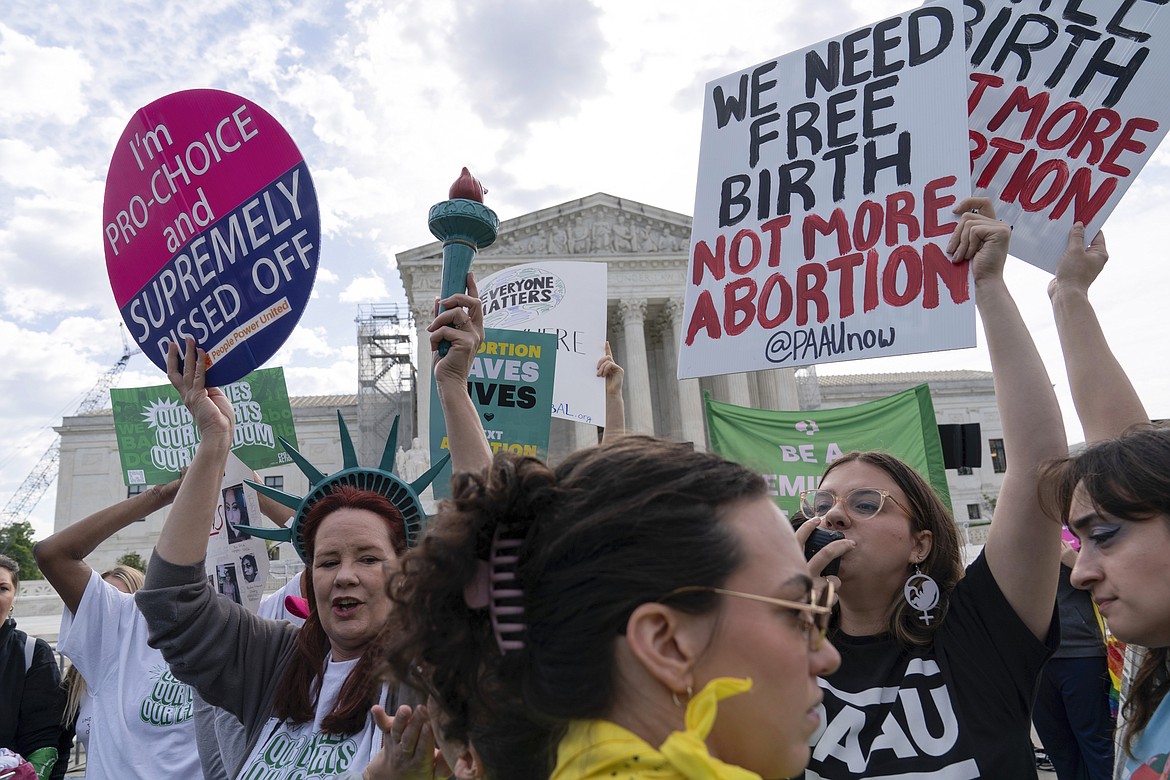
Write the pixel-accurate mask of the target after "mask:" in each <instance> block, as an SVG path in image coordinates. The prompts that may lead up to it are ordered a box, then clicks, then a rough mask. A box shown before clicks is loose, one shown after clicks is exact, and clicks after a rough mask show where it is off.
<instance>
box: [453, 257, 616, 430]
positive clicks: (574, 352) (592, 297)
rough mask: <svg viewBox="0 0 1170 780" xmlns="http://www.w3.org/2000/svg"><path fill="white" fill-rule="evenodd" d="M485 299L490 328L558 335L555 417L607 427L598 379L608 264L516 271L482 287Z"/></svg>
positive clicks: (559, 264) (500, 273) (567, 264)
mask: <svg viewBox="0 0 1170 780" xmlns="http://www.w3.org/2000/svg"><path fill="white" fill-rule="evenodd" d="M479 297H480V300H482V301H483V313H484V316H483V319H484V324H485V325H486V326H487V327H489V328H502V329H504V330H527V331H534V332H538V333H552V334H554V335H556V337H557V368H556V374H555V376H554V377H553V403H552V416H553V417H559V418H561V419H562V420H572V421H573V422H583V423H589V424H590V425H605V380H604V379H603V378H601V377H599V376H597V361H598V360H600V359H601V356H602V355H603V354H604V353H605V328H606V313H605V310H606V265H605V263H582V262H569V261H564V262H551V263H527V264H525V265H516V266H512V267H511V268H505V269H504V270H502V271H497V272H496V273H494V274H492V275H491V276H489V277H487V278H486V279H484V280H483V281H481V282H480V283H479ZM477 378H478V379H483V378H487V377H474V376H473V377H472V379H477Z"/></svg>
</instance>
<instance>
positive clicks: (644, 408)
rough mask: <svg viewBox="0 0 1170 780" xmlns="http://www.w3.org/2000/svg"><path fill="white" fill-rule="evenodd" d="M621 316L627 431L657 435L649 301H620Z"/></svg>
mask: <svg viewBox="0 0 1170 780" xmlns="http://www.w3.org/2000/svg"><path fill="white" fill-rule="evenodd" d="M617 309H618V316H619V317H620V318H621V322H622V333H623V334H624V335H625V346H626V365H625V366H623V368H624V369H625V370H626V377H625V386H626V388H627V390H628V391H629V392H628V394H627V395H626V429H627V430H629V431H634V432H638V433H650V434H652V433H654V412H653V409H652V407H651V400H650V364H649V361H648V360H647V359H646V332H645V330H644V328H645V325H646V300H645V299H644V298H627V299H623V300H621V301H618V306H617Z"/></svg>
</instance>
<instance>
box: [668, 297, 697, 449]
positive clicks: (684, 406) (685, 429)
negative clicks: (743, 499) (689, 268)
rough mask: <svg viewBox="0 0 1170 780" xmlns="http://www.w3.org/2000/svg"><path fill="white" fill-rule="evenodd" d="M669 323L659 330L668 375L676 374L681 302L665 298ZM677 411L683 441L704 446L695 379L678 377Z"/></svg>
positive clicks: (681, 319)
mask: <svg viewBox="0 0 1170 780" xmlns="http://www.w3.org/2000/svg"><path fill="white" fill-rule="evenodd" d="M664 309H665V312H666V317H667V318H668V319H669V320H670V327H669V328H667V329H666V330H665V331H664V333H663V339H664V340H665V346H666V360H667V367H668V369H669V371H670V376H671V377H678V345H679V344H681V343H682V322H683V302H682V301H679V300H674V299H673V298H672V299H671V300H668V301H667V302H666V306H665V307H664ZM678 415H679V419H680V423H681V430H682V437H683V441H689V442H693V443H694V445H695V449H696V450H699V451H700V452H703V451H706V449H707V426H706V425H705V424H704V422H703V421H704V418H705V415H704V413H703V393H702V391H701V390H700V389H699V380H698V379H679V380H678Z"/></svg>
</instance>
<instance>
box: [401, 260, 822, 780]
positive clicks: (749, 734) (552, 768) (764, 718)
mask: <svg viewBox="0 0 1170 780" xmlns="http://www.w3.org/2000/svg"><path fill="white" fill-rule="evenodd" d="M468 288H469V289H468V295H456V296H453V297H452V298H449V299H447V300H444V301H442V304H443V305H444V306H445V307H448V310H447V311H445V312H444V313H442V314H440V315H439V316H438V317H437V318H436V320H435V322H434V324H433V325H432V326H431V340H432V346H435V345H437V343H438V342H439V341H441V340H447V341H449V342H450V343H451V349H450V351H449V352H448V354H447V355H446V356H445V357H444V358H442V359H439V360H437V362H436V364H435V375H436V381H437V382H440V387H441V388H443V387H445V386H446V392H442V391H441V392H440V399H441V402H442V404H443V409H444V413H445V414H446V416H447V423H448V434H449V435H450V436H451V439H452V440H451V452H452V456H453V457H454V458H457V459H459V463H460V464H461V465H462V468H456V476H455V478H454V486H453V498H452V500H451V501H450V502H449V503H445V504H444V505H443V507H442V508H441V510H440V513H439V515H438V516H437V517H436V518H434V519H433V520H432V523H431V529H430V531H429V532H428V534H427V536H426V537H425V538H424V539H423V541H422V542H421V544H420V546H419V548H418V549H417V550H415V551H412V553H410V554H409V555H408V556H407V557H406V558H405V559H404V561H403V568H402V570H401V572H400V573H398V574H396V575H395V578H394V580H393V582H392V585H391V590H390V592H391V597H392V599H393V601H394V609H393V613H392V615H393V616H392V623H393V624H394V626H395V630H394V631H393V632H391V633H390V634H389V635H388V639H389V643H388V646H387V647H388V649H387V656H388V659H389V663H390V666H391V668H392V669H393V671H394V674H395V676H396V677H397V678H398V679H402V680H404V681H406V682H408V683H409V684H411V685H412V686H413V687H415V688H416V689H418V690H420V691H425V692H426V693H428V694H429V696H430V699H431V701H432V706H431V713H432V720H433V725H434V726H435V728H436V730H435V739H436V740H437V741H438V742H439V743H440V744H441V745H444V743H446V745H445V746H450V744H451V743H454V745H455V747H454V749H452V750H448V751H445V755H446V756H447V760H448V764H452V763H453V764H454V766H452V767H451V769H452V770H453V771H454V772H455V774H456V776H457V777H460V778H463V777H485V776H486V777H492V778H497V779H498V780H503V778H509V780H513V779H518V780H529V779H530V778H531V779H532V780H536V779H537V778H540V779H541V780H543V779H544V778H548V777H550V773H551V777H553V778H556V779H557V780H570V779H573V780H576V779H577V778H593V777H598V778H601V777H605V778H609V777H614V776H620V777H640V776H647V777H656V778H698V777H720V778H737V779H742V780H749V779H752V778H760V777H767V778H775V777H782V776H789V775H792V774H795V773H798V772H799V771H800V770H801V769H802V768H803V767H804V765H805V762H806V761H807V759H808V737H809V735H810V734H811V733H812V731H813V730H814V729H815V728H816V726H817V722H818V719H817V717H816V716H815V714H814V711H815V707H816V705H817V702H818V700H819V699H820V693H819V692H818V690H817V685H816V676H817V675H818V674H827V673H829V672H831V671H832V670H833V669H834V668H835V666H836V664H837V654H836V651H835V650H833V648H832V646H831V645H830V644H829V643H827V642H824V641H823V629H824V628H825V627H826V626H827V623H826V618H827V615H828V612H829V608H828V606H827V605H828V604H829V603H830V602H831V599H832V595H831V588H829V587H827V586H824V584H823V583H822V584H820V585H818V584H817V583H814V581H813V580H812V578H810V577H809V575H808V569H807V566H806V565H805V563H804V560H803V557H802V555H801V552H800V549H799V547H798V545H797V544H796V539H795V536H794V534H793V533H792V531H791V529H790V527H789V526H788V524H787V523H785V522H783V519H782V516H781V514H780V512H779V510H778V509H777V508H776V506H775V505H774V504H773V503H772V502H771V500H770V499H769V498H768V496H767V494H766V492H765V487H764V483H763V481H762V479H761V478H760V477H759V476H758V475H756V474H753V473H752V472H750V471H748V470H747V469H744V468H743V467H741V466H738V465H736V464H733V463H729V462H727V461H725V460H723V459H721V458H719V457H717V456H714V455H709V454H705V453H698V452H695V451H694V450H693V449H692V448H691V447H690V446H689V445H685V444H677V443H671V442H665V441H661V440H658V439H653V438H649V437H645V436H620V437H616V438H614V439H612V440H608V439H607V441H606V442H604V443H603V444H602V445H600V446H599V447H591V448H587V449H585V450H581V451H579V452H577V453H574V454H573V455H570V456H569V457H568V458H567V459H566V460H565V461H564V462H563V463H562V464H560V465H559V466H557V467H556V468H550V467H549V466H547V465H545V464H544V463H542V462H540V461H538V460H536V459H532V458H520V457H517V456H514V455H507V454H499V455H496V456H495V457H494V459H493V458H492V457H491V454H490V451H486V452H485V450H487V448H486V445H485V443H484V442H485V440H484V434H483V431H482V428H481V427H480V426H479V423H478V417H477V416H476V415H474V413H473V412H474V408H472V409H471V410H470V411H469V410H468V409H467V408H466V407H467V406H468V405H470V404H469V402H467V393H466V377H467V372H468V368H469V366H470V361H471V358H472V357H473V356H474V355H475V352H476V347H477V346H478V341H479V340H480V339H481V338H482V328H483V317H482V308H481V305H480V302H479V300H478V297H477V296H476V290H475V285H474V282H470V283H469V285H468ZM447 385H449V386H447ZM456 437H459V438H458V439H457V438H456ZM479 464H483V465H486V466H488V468H487V469H486V470H484V471H478V470H476V467H477V465H479ZM461 472H462V473H461ZM396 726H397V723H396Z"/></svg>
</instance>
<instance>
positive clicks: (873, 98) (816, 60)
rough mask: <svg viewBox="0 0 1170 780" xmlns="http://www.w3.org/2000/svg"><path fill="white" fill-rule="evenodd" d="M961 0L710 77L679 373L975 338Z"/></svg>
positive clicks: (791, 363) (946, 345)
mask: <svg viewBox="0 0 1170 780" xmlns="http://www.w3.org/2000/svg"><path fill="white" fill-rule="evenodd" d="M963 44H964V36H963V16H962V8H961V5H960V3H959V0H947V2H942V3H939V4H937V5H929V6H923V7H920V8H916V9H914V10H912V11H908V12H906V13H903V14H900V15H898V16H895V17H892V18H889V19H885V20H882V21H879V22H876V23H875V24H873V25H870V26H868V27H863V28H861V29H859V30H855V31H853V32H850V33H847V34H845V35H841V36H838V37H836V38H833V39H831V40H828V41H824V42H822V43H819V44H817V45H815V46H810V47H808V48H806V49H802V50H800V51H795V52H792V53H790V54H786V55H784V56H782V57H778V58H776V59H774V60H769V61H767V62H764V63H761V64H759V65H756V66H754V67H751V68H747V69H746V70H742V71H740V72H738V73H733V74H731V75H729V76H725V77H723V78H720V79H716V80H715V81H712V82H710V83H709V84H707V87H706V90H705V96H704V110H703V133H702V142H701V146H700V151H699V177H698V186H697V190H696V194H695V212H694V223H693V229H692V234H691V250H690V251H691V257H690V264H689V269H688V272H687V284H686V309H685V313H684V318H683V331H682V339H681V341H682V343H681V344H680V345H679V360H678V366H679V369H678V375H679V378H688V377H700V376H713V375H718V374H728V373H735V372H741V371H753V370H760V369H769V368H779V367H796V366H804V365H809V364H815V363H831V362H836V361H843V360H854V359H860V358H875V357H885V356H888V355H905V354H909V353H914V352H930V351H934V350H944V349H955V348H959V347H972V346H974V345H975V308H974V302H973V299H972V290H971V285H970V271H969V268H968V264H967V263H962V264H958V265H956V264H953V263H951V261H950V259H949V258H948V257H947V255H946V253H945V250H946V245H947V241H948V239H949V237H950V234H951V231H952V230H953V229H954V227H955V224H956V222H955V218H954V215H953V214H952V212H951V210H952V209H953V208H954V206H955V205H956V203H957V202H958V201H959V200H961V199H962V198H964V197H966V195H967V193H968V191H969V189H970V181H969V179H970V176H969V171H970V163H969V157H968V154H967V148H966V143H965V141H964V139H965V138H966V137H967V116H966V106H965V105H964V103H963V94H962V92H963V91H962V90H960V89H957V88H956V87H955V84H956V83H959V82H961V81H963V79H965V78H966V72H967V71H966V61H965V55H964V51H963Z"/></svg>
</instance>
